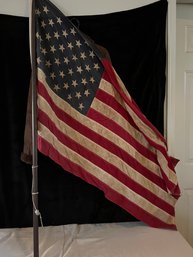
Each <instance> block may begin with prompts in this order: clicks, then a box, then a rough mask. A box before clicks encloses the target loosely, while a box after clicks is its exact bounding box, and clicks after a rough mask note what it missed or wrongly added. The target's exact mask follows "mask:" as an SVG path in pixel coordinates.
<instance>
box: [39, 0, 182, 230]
mask: <svg viewBox="0 0 193 257" xmlns="http://www.w3.org/2000/svg"><path fill="white" fill-rule="evenodd" d="M35 22H36V55H37V56H36V57H37V78H38V81H37V104H38V149H39V151H40V152H41V153H43V154H45V155H46V156H49V157H50V158H51V159H52V160H54V161H55V162H56V163H58V164H59V165H61V166H62V167H63V168H64V170H66V171H68V172H71V173H72V174H74V175H76V176H79V177H80V178H82V179H83V180H85V181H86V182H88V183H90V184H92V185H94V186H96V187H97V188H99V189H101V190H102V191H103V192H104V194H105V196H106V198H107V199H109V200H110V201H112V202H114V203H116V204H117V205H119V206H120V207H122V208H123V209H125V210H126V211H128V212H129V213H131V214H132V215H133V216H135V217H136V218H137V219H139V220H141V221H143V222H145V223H147V224H149V225H150V226H153V227H168V228H175V203H176V201H177V199H178V197H179V195H180V190H179V186H178V181H177V176H176V173H175V170H174V166H175V165H174V162H173V159H172V158H171V157H170V156H169V155H168V152H167V144H166V141H165V139H164V138H163V136H162V135H161V134H160V133H159V132H158V130H157V129H156V128H155V127H154V126H153V125H152V124H151V122H150V121H149V120H148V119H147V118H146V117H145V116H144V115H143V113H142V112H141V111H140V109H139V108H138V106H137V104H136V103H135V102H134V100H133V99H132V98H131V96H130V95H129V92H128V91H127V90H126V87H125V86H124V84H123V82H122V81H121V79H120V78H119V76H118V74H117V73H116V71H115V69H114V68H113V66H112V64H111V62H110V61H109V59H107V58H105V57H104V54H103V53H102V52H101V51H100V50H101V48H99V47H98V46H97V45H96V44H94V43H93V41H92V40H90V38H89V37H87V36H86V35H84V34H83V33H82V32H81V31H80V30H79V29H78V28H77V27H75V26H74V25H73V24H72V22H71V21H70V20H69V19H68V18H67V17H66V16H65V15H64V14H63V13H61V12H60V10H58V8H57V7H56V6H54V5H53V4H52V3H51V2H50V1H48V0H36V7H35ZM128 76H129V74H128Z"/></svg>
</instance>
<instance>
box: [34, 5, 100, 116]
mask: <svg viewBox="0 0 193 257" xmlns="http://www.w3.org/2000/svg"><path fill="white" fill-rule="evenodd" d="M36 2H37V4H36V10H35V12H36V42H37V47H36V49H37V65H38V67H39V68H41V69H42V70H43V71H44V73H45V74H46V81H47V83H48V85H49V87H50V88H51V89H52V90H53V91H54V92H55V93H56V94H57V95H58V96H60V97H61V98H62V99H64V100H65V101H67V102H68V103H69V104H70V105H71V106H72V107H74V108H75V109H76V110H78V111H79V112H81V113H83V114H86V113H87V111H88V110H89V107H90V105H91V103H92V101H93V98H94V96H95V94H96V91H97V89H98V86H99V83H100V80H101V76H102V73H103V66H102V64H101V62H100V59H99V57H98V54H97V55H96V51H94V50H93V48H91V46H90V43H89V41H88V40H86V41H85V37H83V36H82V34H81V32H80V31H79V30H78V29H77V28H76V27H75V26H74V25H73V24H72V23H71V22H70V21H69V19H68V18H67V17H65V16H64V15H63V14H62V13H61V12H60V11H59V10H58V9H57V8H56V7H54V6H53V5H52V4H51V3H50V2H49V1H44V0H39V1H36Z"/></svg>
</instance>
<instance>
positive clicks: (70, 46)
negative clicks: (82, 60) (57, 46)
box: [68, 42, 73, 50]
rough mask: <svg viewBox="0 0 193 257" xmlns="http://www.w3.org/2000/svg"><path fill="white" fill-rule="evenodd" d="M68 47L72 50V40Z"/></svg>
mask: <svg viewBox="0 0 193 257" xmlns="http://www.w3.org/2000/svg"><path fill="white" fill-rule="evenodd" d="M68 48H70V50H72V48H73V45H72V43H71V42H70V43H68Z"/></svg>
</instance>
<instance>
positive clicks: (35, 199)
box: [30, 0, 40, 257]
mask: <svg viewBox="0 0 193 257" xmlns="http://www.w3.org/2000/svg"><path fill="white" fill-rule="evenodd" d="M35 1H36V0H32V2H31V22H30V44H31V46H30V50H31V68H32V76H31V83H32V161H33V162H32V203H33V252H34V257H39V215H40V212H39V210H38V155H37V91H36V82H37V75H36V50H35V49H36V47H35Z"/></svg>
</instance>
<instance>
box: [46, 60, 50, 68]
mask: <svg viewBox="0 0 193 257" xmlns="http://www.w3.org/2000/svg"><path fill="white" fill-rule="evenodd" d="M46 66H47V67H48V68H50V66H51V62H50V60H48V61H46Z"/></svg>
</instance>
